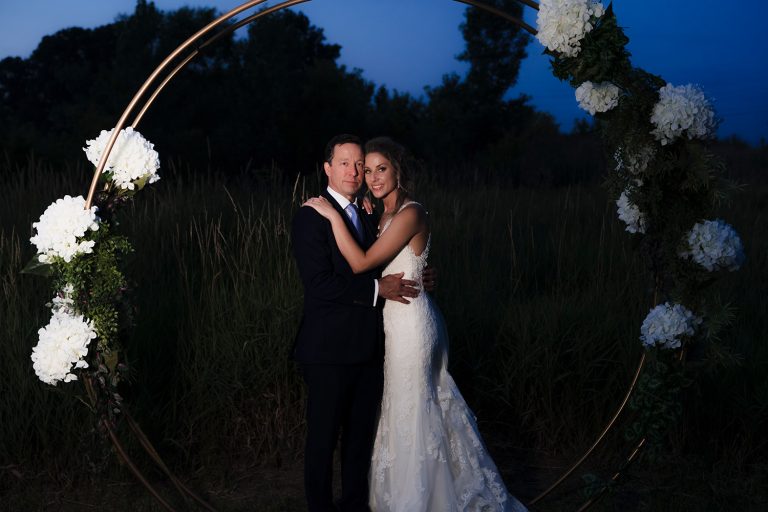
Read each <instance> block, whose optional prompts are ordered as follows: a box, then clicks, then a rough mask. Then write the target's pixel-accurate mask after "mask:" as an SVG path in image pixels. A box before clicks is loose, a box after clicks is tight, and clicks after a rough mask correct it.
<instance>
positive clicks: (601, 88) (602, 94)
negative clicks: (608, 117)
mask: <svg viewBox="0 0 768 512" xmlns="http://www.w3.org/2000/svg"><path fill="white" fill-rule="evenodd" d="M619 92H620V91H619V88H618V87H617V86H615V85H614V84H612V83H611V82H600V83H599V84H595V83H592V82H589V81H587V82H584V83H583V84H581V85H580V86H579V87H577V88H576V101H578V102H579V107H581V108H582V109H583V110H586V111H587V112H589V113H590V115H595V113H596V112H608V111H609V110H611V109H612V108H613V107H615V106H616V105H618V104H619Z"/></svg>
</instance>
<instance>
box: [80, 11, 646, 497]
mask: <svg viewBox="0 0 768 512" xmlns="http://www.w3.org/2000/svg"><path fill="white" fill-rule="evenodd" d="M309 1H311V0H285V1H283V2H281V3H278V4H276V5H274V6H272V7H268V8H265V9H261V10H259V11H258V12H256V13H254V14H251V15H249V16H247V17H245V18H243V19H241V20H239V21H236V22H234V23H232V24H228V25H227V24H226V23H227V21H229V20H231V19H232V18H234V17H235V16H237V15H238V14H240V13H243V12H245V11H247V10H249V9H252V8H254V7H256V6H258V5H261V4H263V3H265V2H267V0H250V1H247V2H245V3H243V4H241V5H239V6H237V7H235V8H233V9H232V10H230V11H228V12H227V13H225V14H222V15H221V16H219V17H218V18H217V19H215V20H214V21H212V22H210V23H209V24H208V25H206V26H205V27H203V28H201V29H200V30H198V31H197V32H196V33H194V34H193V35H192V36H190V37H189V38H188V39H187V40H186V41H184V42H183V43H181V44H180V45H179V46H178V47H177V48H176V49H175V50H174V51H173V52H171V53H170V54H169V55H168V56H167V57H166V58H165V59H164V60H163V61H162V62H161V63H160V65H158V67H157V68H156V69H155V70H154V71H153V72H152V73H151V74H150V75H149V77H148V78H147V79H146V80H145V81H144V83H143V84H142V86H141V87H140V88H139V90H138V91H137V92H136V94H135V95H134V96H133V98H132V99H131V101H130V103H129V104H128V106H127V107H126V108H125V110H124V111H123V113H122V115H121V116H120V118H119V120H118V121H117V124H116V125H115V126H114V129H113V131H112V134H111V136H110V138H109V140H108V142H107V144H106V146H105V148H104V152H103V153H102V158H100V160H99V164H98V165H97V166H96V169H95V170H94V173H93V178H92V180H91V184H90V188H89V189H88V196H87V198H86V203H85V209H89V208H90V207H91V204H92V203H93V197H94V194H95V191H96V187H97V185H98V181H99V177H100V176H101V174H102V172H103V171H104V167H105V166H106V163H107V161H108V159H109V155H110V153H111V152H112V149H113V148H114V145H115V141H116V140H117V136H118V134H119V132H120V130H121V129H123V128H124V127H125V126H126V122H127V120H128V117H129V116H130V115H131V113H132V112H134V111H136V110H137V108H138V107H139V105H140V102H141V100H142V98H144V97H145V95H146V94H147V92H148V91H149V89H150V88H151V86H152V84H153V83H156V81H157V80H158V79H159V78H160V77H161V76H163V74H164V73H165V78H164V79H163V80H162V81H161V82H160V83H159V84H158V85H157V86H156V88H155V89H154V91H153V92H152V93H151V94H150V95H149V96H148V97H146V100H145V101H144V103H143V104H141V107H140V108H138V113H137V114H136V116H135V117H134V119H133V122H132V123H131V124H130V125H128V126H132V127H133V128H136V127H137V126H138V125H139V123H140V122H141V120H142V118H143V117H144V115H145V114H146V112H147V110H148V109H149V107H150V106H151V105H152V104H153V103H154V101H155V100H156V99H157V97H158V96H159V95H160V93H161V92H162V91H163V89H164V88H165V87H166V86H167V85H168V84H169V83H170V82H171V81H172V80H173V79H174V78H175V77H176V75H177V74H178V73H179V71H181V70H182V69H184V68H185V67H186V66H187V65H188V64H189V63H190V62H191V61H192V60H193V59H194V58H195V57H196V56H197V55H199V54H200V53H201V51H203V50H204V49H205V48H207V47H208V46H210V45H211V44H213V43H215V42H216V41H218V40H219V39H221V38H222V37H224V36H226V35H228V34H230V33H232V32H234V31H235V30H237V29H239V28H241V27H243V26H246V25H248V24H250V23H252V22H254V21H256V20H257V19H259V18H261V17H262V16H266V15H267V14H271V13H274V12H277V11H281V10H283V9H287V8H288V7H292V6H294V5H299V4H302V3H306V2H309ZM452 1H455V2H458V3H463V4H466V5H469V6H472V7H476V8H478V9H482V10H484V11H486V12H489V13H491V14H494V15H496V16H499V17H501V18H504V19H505V20H507V21H509V22H511V23H514V24H515V25H517V26H519V27H520V28H522V29H523V30H525V31H527V32H528V33H530V34H532V35H536V29H535V28H533V27H532V26H530V25H528V24H527V23H525V22H524V21H523V20H521V19H519V18H517V17H514V16H512V15H510V14H508V13H506V12H504V11H501V10H499V9H497V8H495V7H493V6H490V5H486V4H484V3H482V2H480V1H478V0H452ZM517 1H518V2H519V3H521V4H523V5H525V6H528V7H531V8H532V9H535V10H538V9H539V4H538V3H536V2H535V1H533V0H517ZM222 25H223V26H224V28H222V29H220V30H219V32H216V33H214V31H215V30H216V29H219V28H220V27H221V26H222ZM211 33H214V35H212V36H211V35H210V34H211ZM206 37H207V39H206ZM174 63H175V65H174ZM172 66H173V67H172ZM644 365H645V354H643V356H642V357H641V358H640V361H639V363H638V365H637V369H636V370H635V373H634V376H633V378H632V380H631V382H630V384H629V387H628V389H627V391H626V393H625V395H624V398H623V399H622V401H621V403H620V404H619V406H618V408H617V409H616V411H615V413H614V414H613V415H612V416H611V419H610V420H609V421H608V423H607V424H606V426H605V427H604V428H603V430H602V431H601V432H600V434H599V435H598V436H597V438H596V440H595V441H594V442H593V443H592V445H591V446H590V447H589V448H588V449H587V451H586V452H585V453H584V454H583V455H582V456H581V457H580V458H579V459H578V460H577V461H576V462H575V463H573V464H572V465H571V466H570V467H569V468H568V469H567V470H566V471H565V472H564V473H563V474H562V475H561V476H560V477H559V478H558V479H557V480H555V482H554V483H553V484H551V485H550V486H549V487H548V488H547V489H545V490H544V491H543V492H541V493H540V494H539V495H537V496H536V497H535V498H534V499H532V500H531V501H530V502H529V504H528V505H535V504H536V503H538V502H539V501H541V500H542V499H544V498H545V497H546V496H547V495H549V494H550V493H551V492H552V491H553V490H555V488H557V487H558V486H559V485H560V484H561V483H563V482H564V481H565V480H566V479H567V478H568V477H569V476H570V475H571V474H572V473H573V472H574V471H576V469H578V468H579V467H580V466H581V464H582V463H584V461H585V460H586V459H587V458H588V457H589V456H590V455H591V454H592V453H593V452H594V450H595V449H596V448H597V447H598V446H599V445H600V444H601V443H602V441H603V440H604V439H605V437H606V435H607V434H608V432H609V431H610V430H611V429H612V428H613V427H614V426H615V424H616V421H617V420H618V418H619V416H620V415H621V414H622V412H623V411H624V410H625V408H626V405H627V403H628V402H629V399H630V397H631V396H632V393H633V392H634V390H635V388H636V386H637V381H638V378H639V376H640V374H641V372H642V370H643V367H644ZM644 444H645V439H644V438H643V439H641V440H640V441H639V443H637V445H636V446H635V447H634V448H633V450H632V451H631V453H630V455H629V456H628V457H627V458H626V462H625V463H624V465H623V466H622V469H619V470H618V471H616V472H615V473H614V475H613V476H612V478H611V480H612V481H615V480H617V479H618V477H619V476H620V475H621V473H622V471H623V469H624V468H626V467H627V466H628V464H630V463H631V462H632V461H633V460H634V459H635V458H636V457H637V454H638V452H639V451H640V449H641V448H642V447H643V445H644ZM598 497H599V496H598ZM598 497H593V498H591V499H589V500H587V501H586V502H584V503H583V504H582V505H581V506H580V507H579V508H578V511H583V510H586V509H588V508H589V507H590V506H591V505H592V504H594V503H595V502H596V500H597V498H598Z"/></svg>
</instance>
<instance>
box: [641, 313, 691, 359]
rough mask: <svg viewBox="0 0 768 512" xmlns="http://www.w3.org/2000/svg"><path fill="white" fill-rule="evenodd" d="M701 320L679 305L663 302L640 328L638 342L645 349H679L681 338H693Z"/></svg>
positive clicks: (649, 314) (646, 318)
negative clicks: (640, 342)
mask: <svg viewBox="0 0 768 512" xmlns="http://www.w3.org/2000/svg"><path fill="white" fill-rule="evenodd" d="M699 324H701V318H699V317H697V316H696V315H694V314H693V312H691V311H690V310H689V309H687V308H686V307H685V306H683V305H681V304H670V303H669V302H665V303H664V304H659V305H658V306H656V307H655V308H653V309H651V311H650V313H648V316H646V317H645V320H643V325H642V326H641V327H640V341H642V342H643V346H645V347H646V348H652V347H661V348H668V349H674V348H680V346H681V344H682V340H681V338H682V337H683V336H693V335H694V334H695V332H696V326H698V325H699Z"/></svg>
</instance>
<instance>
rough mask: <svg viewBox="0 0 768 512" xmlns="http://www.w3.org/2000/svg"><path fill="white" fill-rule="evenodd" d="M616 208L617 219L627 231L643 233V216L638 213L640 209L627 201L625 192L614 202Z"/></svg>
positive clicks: (641, 213)
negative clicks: (625, 226) (622, 222)
mask: <svg viewBox="0 0 768 512" xmlns="http://www.w3.org/2000/svg"><path fill="white" fill-rule="evenodd" d="M616 206H617V207H618V208H617V209H616V211H617V212H618V214H619V219H621V220H623V221H624V223H625V224H626V225H627V228H626V229H627V231H629V232H630V233H645V215H644V214H643V212H641V211H640V208H638V207H637V206H636V205H634V204H632V203H631V202H630V201H629V197H628V196H627V191H626V190H625V191H624V192H622V193H621V195H620V196H619V198H618V199H617V200H616Z"/></svg>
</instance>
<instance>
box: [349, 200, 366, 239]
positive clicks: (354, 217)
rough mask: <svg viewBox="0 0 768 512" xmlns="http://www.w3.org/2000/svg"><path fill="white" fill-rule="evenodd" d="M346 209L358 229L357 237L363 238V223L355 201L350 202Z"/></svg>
mask: <svg viewBox="0 0 768 512" xmlns="http://www.w3.org/2000/svg"><path fill="white" fill-rule="evenodd" d="M345 210H346V212H347V215H349V218H350V220H351V221H352V225H353V226H355V230H356V231H357V239H358V240H362V239H363V225H362V223H361V222H360V215H359V214H358V212H357V206H355V203H349V204H348V205H347V207H346V208H345Z"/></svg>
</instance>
